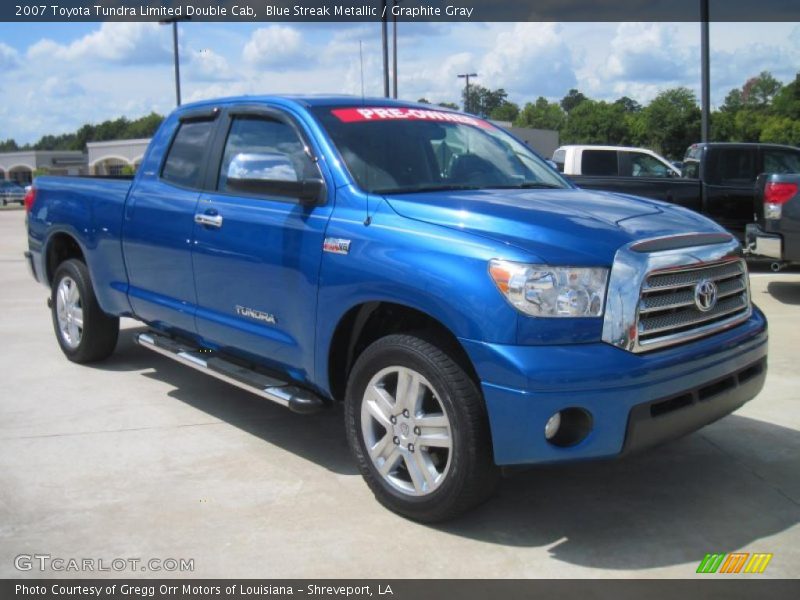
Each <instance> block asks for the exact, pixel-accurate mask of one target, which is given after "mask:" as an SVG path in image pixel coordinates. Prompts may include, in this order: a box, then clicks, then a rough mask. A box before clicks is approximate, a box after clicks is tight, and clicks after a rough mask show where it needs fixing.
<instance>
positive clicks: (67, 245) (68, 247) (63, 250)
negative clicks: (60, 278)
mask: <svg viewBox="0 0 800 600" xmlns="http://www.w3.org/2000/svg"><path fill="white" fill-rule="evenodd" d="M71 258H76V259H78V260H81V261H83V262H84V263H86V253H85V252H84V249H83V247H82V246H81V244H80V242H78V239H77V238H76V237H75V236H74V235H72V234H70V233H68V232H66V231H56V232H53V233H52V234H51V235H50V236H49V238H48V239H47V243H46V245H45V248H44V271H45V277H46V279H47V283H48V285H49V284H51V283H52V282H53V275H55V272H56V269H57V268H58V265H60V264H61V263H63V262H64V261H65V260H69V259H71ZM87 267H88V264H87Z"/></svg>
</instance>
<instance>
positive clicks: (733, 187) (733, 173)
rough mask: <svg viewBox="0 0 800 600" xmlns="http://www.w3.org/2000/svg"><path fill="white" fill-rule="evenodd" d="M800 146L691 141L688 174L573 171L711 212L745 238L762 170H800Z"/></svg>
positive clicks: (602, 185) (610, 187)
mask: <svg viewBox="0 0 800 600" xmlns="http://www.w3.org/2000/svg"><path fill="white" fill-rule="evenodd" d="M798 169H800V149H799V148H794V147H792V146H782V145H778V144H744V143H742V144H732V143H704V144H693V145H692V146H690V147H689V148H688V149H687V151H686V155H685V157H684V160H683V176H682V177H652V176H648V177H633V176H588V175H575V176H568V177H569V178H570V179H571V180H572V181H574V182H575V183H576V184H577V185H578V186H580V187H582V188H587V189H597V190H607V191H611V192H621V193H626V194H633V195H636V196H642V197H644V198H654V199H657V200H665V201H667V202H671V203H673V204H679V205H681V206H685V207H686V208H690V209H692V210H694V211H697V212H699V213H701V214H704V215H706V216H707V217H710V218H711V219H713V220H714V221H716V222H717V223H719V224H720V225H722V226H723V227H724V228H725V229H727V230H728V231H730V232H731V233H733V234H734V235H736V236H737V237H738V238H739V239H740V240H742V241H744V239H745V228H746V227H747V225H748V224H749V223H753V222H754V220H755V219H754V210H753V207H754V203H756V201H757V199H758V198H757V189H756V179H757V177H758V176H759V175H760V174H761V173H779V174H785V173H797V172H798Z"/></svg>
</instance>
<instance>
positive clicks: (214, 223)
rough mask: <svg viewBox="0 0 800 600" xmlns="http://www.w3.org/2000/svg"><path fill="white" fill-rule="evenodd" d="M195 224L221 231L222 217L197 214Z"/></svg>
mask: <svg viewBox="0 0 800 600" xmlns="http://www.w3.org/2000/svg"><path fill="white" fill-rule="evenodd" d="M194 222H195V223H197V224H198V225H206V226H208V227H216V228H217V229H219V228H220V227H222V215H204V214H196V215H195V216H194Z"/></svg>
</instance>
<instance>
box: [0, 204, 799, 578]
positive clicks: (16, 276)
mask: <svg viewBox="0 0 800 600" xmlns="http://www.w3.org/2000/svg"><path fill="white" fill-rule="evenodd" d="M25 245H26V242H25V230H24V213H23V211H21V210H3V211H0V310H2V319H1V320H0V336H1V337H2V340H3V344H2V346H0V576H1V577H25V576H31V577H42V576H44V577H63V576H75V577H77V576H84V577H89V576H97V575H101V576H102V575H109V576H120V575H124V576H151V577H152V576H159V575H164V573H152V572H138V571H137V572H130V571H123V572H121V573H114V572H106V573H97V572H95V573H83V574H81V573H73V572H53V571H49V572H44V573H41V572H39V571H38V570H35V569H34V570H31V571H24V572H21V571H19V570H17V569H16V568H15V566H14V558H15V557H16V556H18V555H20V554H48V555H50V556H52V557H60V558H64V559H70V558H76V559H79V560H80V559H82V558H89V559H95V560H97V559H103V560H104V561H106V562H110V561H111V560H112V559H114V558H123V559H127V558H140V559H142V560H145V561H146V560H148V559H151V558H156V559H161V560H163V559H167V558H174V559H193V560H194V570H193V571H192V572H187V573H168V574H167V575H168V576H178V575H181V576H193V577H258V578H274V577H371V578H396V577H423V578H429V577H469V578H490V577H503V578H505V577H508V578H511V577H559V578H560V577H625V578H628V577H699V576H698V575H695V570H696V568H697V565H698V563H699V562H700V560H701V559H702V558H703V556H704V555H705V554H706V553H709V552H720V553H727V552H734V551H744V552H768V553H772V554H773V555H774V556H773V558H772V561H771V562H770V563H769V565H768V568H767V570H766V571H765V573H764V574H763V575H760V576H759V577H797V576H798V575H799V574H800V273H798V272H797V271H794V272H791V271H785V272H782V273H779V274H772V273H769V272H768V271H766V270H761V272H756V273H754V274H753V277H752V290H753V297H754V300H755V302H756V303H757V304H758V305H759V306H760V307H761V308H762V309H763V310H764V311H765V312H766V314H767V316H768V317H769V320H770V359H769V375H768V378H767V384H766V387H765V389H764V391H763V392H762V393H761V395H760V396H759V397H758V398H756V399H755V400H753V401H752V402H750V403H749V404H747V405H746V406H744V407H743V408H742V409H740V410H739V411H737V412H736V413H735V414H733V415H731V416H729V417H727V418H725V419H723V420H722V421H719V422H717V423H715V424H713V425H711V426H709V427H706V428H704V429H703V430H701V431H700V432H698V433H695V434H693V435H690V436H688V437H686V438H684V439H681V440H678V441H676V442H673V443H670V444H668V445H665V446H662V447H660V448H657V449H655V450H652V451H650V452H648V453H646V454H642V455H639V456H635V457H631V458H628V459H625V460H619V461H607V462H594V463H584V464H576V465H570V466H559V467H549V468H536V469H530V470H527V471H524V472H521V473H517V474H515V475H513V476H511V477H509V478H508V479H506V480H504V481H503V483H502V485H501V488H500V490H499V493H498V494H497V495H496V496H495V497H494V498H493V499H492V500H490V501H489V502H488V503H487V504H486V505H484V506H483V507H481V508H479V509H478V510H476V511H474V512H472V513H469V514H467V515H466V516H464V517H463V518H461V519H459V520H457V521H454V522H450V523H447V524H444V525H438V526H424V525H419V524H416V523H412V522H409V521H406V520H404V519H402V518H400V517H398V516H395V515H393V514H392V513H390V512H388V511H386V510H385V509H383V508H382V507H381V506H380V505H379V504H378V503H377V502H376V501H375V500H374V499H373V498H372V496H371V494H370V492H369V490H368V489H367V487H366V485H364V484H363V483H362V480H361V477H360V476H359V475H358V473H357V472H356V468H355V465H354V463H353V461H352V460H351V458H350V454H349V451H348V448H347V445H346V442H345V436H344V427H343V422H342V411H341V410H340V409H339V408H335V409H332V410H329V411H327V412H325V413H323V414H320V415H316V416H311V417H308V416H300V415H295V414H292V413H290V412H288V411H287V410H286V409H284V408H282V407H280V406H277V405H273V404H270V403H268V402H266V401H263V400H260V399H259V398H257V397H255V396H252V395H250V394H248V393H247V392H244V391H241V390H238V389H237V388H234V387H232V386H229V385H227V384H225V383H222V382H219V381H216V380H214V379H211V378H209V377H207V376H205V375H203V374H200V373H197V372H195V371H193V370H191V369H188V368H186V367H184V366H181V365H179V364H176V363H173V362H171V361H170V360H168V359H166V358H163V357H161V356H159V355H156V354H153V353H151V352H148V351H147V350H145V349H142V348H139V347H137V346H135V345H134V344H133V342H132V334H133V333H134V332H137V331H141V330H142V328H141V326H140V325H139V324H138V323H136V322H134V321H126V322H124V329H123V332H122V334H121V337H120V341H119V344H118V346H117V351H116V353H115V354H114V355H113V356H112V357H111V358H110V359H109V360H107V361H105V362H103V363H100V364H97V365H93V366H80V365H75V364H72V363H70V362H69V361H67V360H66V359H65V358H64V357H63V355H62V354H61V352H60V350H59V348H58V345H57V344H56V341H55V339H54V337H53V332H52V325H51V322H50V316H49V313H48V311H47V309H46V306H45V300H46V297H47V291H46V290H45V289H44V288H43V287H42V286H40V285H38V284H36V283H34V281H33V280H32V279H31V277H30V276H29V275H28V272H27V270H26V266H25V263H24V261H23V258H22V252H23V250H24V249H25ZM740 576H741V577H746V576H744V575H740ZM704 577H709V575H704ZM711 577H719V576H717V575H712V576H711Z"/></svg>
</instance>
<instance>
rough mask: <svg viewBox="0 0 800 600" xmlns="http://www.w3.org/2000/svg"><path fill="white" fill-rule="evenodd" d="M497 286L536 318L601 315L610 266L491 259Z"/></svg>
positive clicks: (508, 297) (490, 267)
mask: <svg viewBox="0 0 800 600" xmlns="http://www.w3.org/2000/svg"><path fill="white" fill-rule="evenodd" d="M489 274H490V275H491V277H492V279H493V280H494V283H495V285H497V289H499V290H500V292H502V294H503V295H504V296H505V297H506V299H507V300H508V301H509V302H510V303H511V304H512V305H513V306H514V307H516V308H517V309H518V310H520V311H522V312H524V313H525V314H527V315H531V316H534V317H600V316H602V315H603V304H604V301H605V297H606V282H607V281H608V269H604V268H601V267H550V266H547V265H526V264H522V263H515V262H509V261H505V260H491V261H489Z"/></svg>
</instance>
